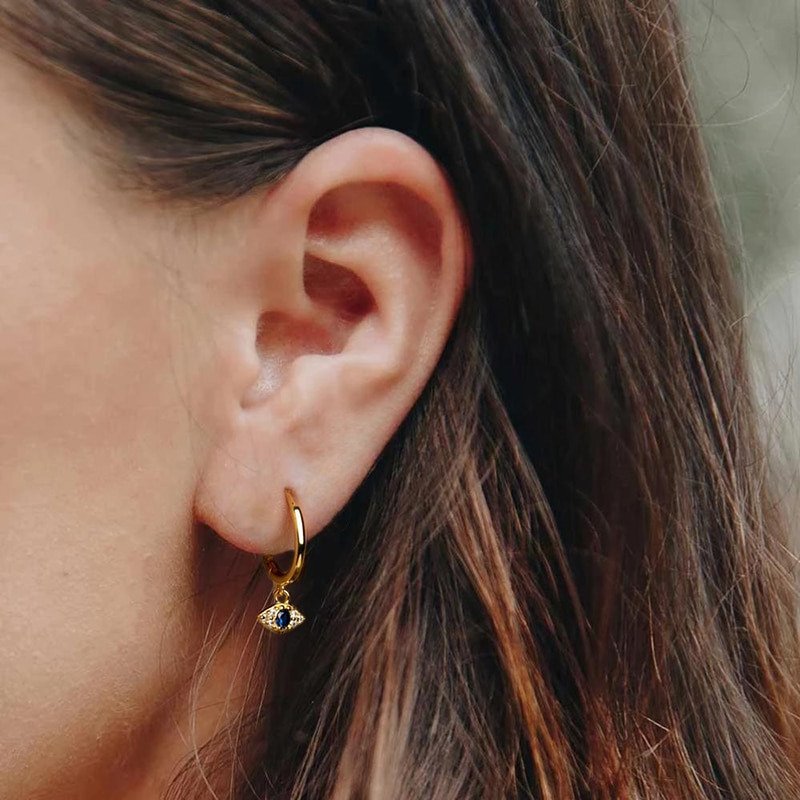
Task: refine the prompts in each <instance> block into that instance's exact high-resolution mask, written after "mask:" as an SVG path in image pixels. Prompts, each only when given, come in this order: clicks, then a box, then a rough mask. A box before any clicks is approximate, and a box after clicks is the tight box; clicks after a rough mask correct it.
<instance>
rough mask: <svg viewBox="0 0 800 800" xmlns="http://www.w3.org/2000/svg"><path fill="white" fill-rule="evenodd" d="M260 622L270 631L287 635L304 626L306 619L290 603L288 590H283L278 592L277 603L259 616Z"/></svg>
mask: <svg viewBox="0 0 800 800" xmlns="http://www.w3.org/2000/svg"><path fill="white" fill-rule="evenodd" d="M258 621H259V622H260V623H261V624H262V625H263V626H264V627H265V628H266V629H267V630H268V631H272V632H273V633H286V632H287V631H290V630H292V628H296V627H297V626H298V625H300V624H302V623H303V622H304V621H305V617H304V616H303V615H302V613H301V612H300V611H298V609H296V608H295V607H294V606H293V605H292V604H291V603H290V602H289V593H288V592H287V591H286V589H281V590H279V591H278V592H277V595H276V602H275V603H274V604H273V605H271V606H270V607H269V608H265V609H264V610H263V611H262V612H261V613H260V614H259V615H258Z"/></svg>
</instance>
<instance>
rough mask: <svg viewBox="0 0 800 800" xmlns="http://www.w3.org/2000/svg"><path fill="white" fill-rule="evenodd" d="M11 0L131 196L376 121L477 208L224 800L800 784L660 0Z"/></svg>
mask: <svg viewBox="0 0 800 800" xmlns="http://www.w3.org/2000/svg"><path fill="white" fill-rule="evenodd" d="M0 9H2V10H1V11H0V20H2V23H1V25H2V27H3V29H4V30H5V33H6V34H7V41H8V42H9V43H10V44H11V45H12V46H13V47H14V49H15V50H16V52H17V53H18V54H19V55H20V56H22V57H23V58H25V59H26V60H28V61H30V62H31V63H33V64H35V65H36V66H37V67H39V68H42V69H45V70H46V71H48V72H49V73H50V74H51V75H53V76H54V77H55V78H57V80H58V81H59V82H60V84H61V86H63V87H64V89H65V90H66V91H68V92H69V93H70V94H71V96H72V97H73V98H74V100H75V102H76V103H79V104H80V105H81V106H82V108H83V109H84V110H85V112H86V113H87V114H90V115H92V118H93V119H95V120H96V121H97V122H98V123H99V124H100V125H101V126H102V130H103V131H104V132H105V133H106V141H108V142H113V143H114V144H115V145H116V146H115V147H113V148H112V149H111V151H110V152H111V153H113V160H114V166H115V168H116V170H117V173H116V174H117V175H118V176H120V177H121V178H123V179H124V181H123V182H124V184H125V185H126V186H127V187H128V188H130V189H143V190H145V191H146V192H147V193H148V194H150V195H152V196H154V197H157V198H159V199H162V200H164V201H167V200H169V199H173V200H181V201H189V202H190V203H192V204H195V203H196V204H201V203H206V202H211V203H224V202H225V201H227V200H230V199H232V198H234V197H235V196H237V195H241V194H244V193H246V192H250V191H253V190H255V189H257V188H258V187H263V186H266V185H268V184H270V183H272V182H274V181H278V180H280V179H281V177H283V176H285V175H286V174H287V172H289V171H290V170H291V169H292V167H293V165H294V164H296V163H297V161H298V160H299V159H300V158H301V157H302V156H303V155H304V154H305V153H307V152H308V151H309V150H310V149H312V148H313V147H314V146H315V145H317V144H319V143H320V142H322V141H324V140H325V139H327V138H329V137H332V136H334V135H335V134H337V133H339V132H342V131H344V130H347V129H350V128H354V127H358V126H364V125H382V126H386V127H390V128H395V129H397V130H400V131H402V132H404V133H406V134H408V135H409V136H412V137H413V138H414V139H416V140H417V141H419V142H420V143H421V144H422V145H423V146H424V147H426V148H427V149H428V150H429V151H430V152H431V153H432V154H433V155H434V156H435V157H436V158H437V159H438V160H439V162H440V163H441V164H442V165H443V167H444V168H445V169H446V170H447V172H448V173H449V176H450V178H451V181H452V184H453V186H454V188H455V191H456V193H457V195H458V197H459V199H460V201H461V202H462V204H463V207H464V209H465V213H466V216H467V219H468V221H469V225H470V229H471V234H472V238H473V247H474V252H475V273H474V282H473V285H472V287H471V289H470V291H469V293H468V296H467V297H466V299H465V302H464V306H463V308H462V310H461V313H460V316H459V319H458V320H457V323H456V327H455V330H454V331H453V333H452V336H451V338H450V341H449V343H448V346H447V349H446V352H445V354H444V356H443V357H442V359H441V362H440V364H439V365H438V367H437V369H436V372H435V374H434V375H433V376H432V378H431V380H430V382H429V385H428V386H427V388H426V390H425V391H424V393H423V395H422V396H421V397H420V399H419V401H418V402H417V404H416V405H415V407H414V409H413V411H412V413H411V414H410V415H409V417H408V418H407V420H406V421H405V422H404V424H403V426H402V427H401V429H400V430H399V431H398V432H397V434H396V436H395V437H394V438H393V440H392V441H391V443H390V444H389V446H388V447H387V448H386V450H385V452H384V453H383V454H382V456H381V457H380V459H379V460H378V462H377V463H376V465H375V467H374V469H373V470H372V472H371V473H370V475H369V476H368V478H367V479H366V481H365V483H364V484H363V486H362V487H361V488H360V489H359V491H358V492H357V493H356V495H355V496H354V497H353V498H352V501H351V502H350V503H349V504H348V505H347V507H346V508H345V509H344V510H343V511H342V513H341V514H340V516H339V517H338V518H337V519H336V520H335V521H334V523H333V524H332V525H331V526H330V529H329V530H327V531H326V532H324V534H323V535H321V536H319V537H317V538H316V539H315V540H314V541H313V542H312V543H311V548H310V556H309V561H308V570H309V572H310V573H311V576H312V577H311V579H310V584H311V585H312V586H314V587H315V588H314V589H313V590H310V591H309V592H308V594H307V597H305V598H304V599H303V604H304V609H307V611H308V617H309V620H310V621H309V623H307V624H306V625H305V626H304V627H303V628H302V629H300V630H298V631H296V632H294V633H293V634H292V636H290V637H287V638H286V639H285V640H281V642H280V645H279V647H280V653H279V655H278V656H277V657H276V658H275V660H274V663H273V665H272V666H270V669H272V670H274V673H273V674H272V675H271V676H270V680H271V682H272V683H271V689H270V698H271V701H270V702H265V703H263V704H258V705H257V707H255V708H254V709H251V711H250V716H249V717H248V719H247V741H246V743H245V745H243V747H242V748H241V753H240V754H239V755H238V756H237V758H239V759H241V761H242V763H243V764H245V765H246V766H245V767H244V768H242V769H238V770H237V769H234V767H231V769H233V770H234V773H235V788H234V791H233V793H232V795H231V796H232V797H236V798H246V797H270V798H292V799H293V800H297V799H298V798H329V797H335V798H356V797H359V798H360V797H370V798H381V799H382V800H388V798H415V799H418V798H426V800H427V798H432V799H434V800H467V798H481V799H483V800H485V799H486V798H491V799H492V800H496V799H498V798H512V797H530V798H548V800H566V798H576V797H585V798H670V800H677V799H678V798H680V799H681V800H689V799H690V798H697V799H699V798H741V799H742V800H745V798H747V799H748V800H749V799H750V798H756V797H763V798H789V797H796V796H800V775H799V774H798V765H800V722H799V720H800V716H799V714H800V696H799V692H800V690H799V689H798V686H799V685H800V680H799V679H800V674H799V673H798V655H799V654H800V648H799V646H798V632H797V625H796V618H795V615H796V598H795V588H794V581H793V574H792V569H793V565H794V560H793V558H792V557H791V556H790V554H789V551H788V549H787V542H786V532H785V530H784V528H783V527H782V523H781V520H780V518H779V515H778V513H777V512H776V510H775V504H774V503H773V502H772V501H771V500H770V499H769V496H768V494H767V491H766V489H765V484H766V480H765V476H766V474H767V467H766V464H765V461H764V455H763V453H762V449H761V445H760V444H759V441H758V435H757V425H756V420H755V415H754V412H753V409H752V407H751V399H750V391H749V388H748V375H747V369H746V364H745V356H744V350H743V330H742V325H741V323H740V320H741V312H740V308H739V304H738V299H737V297H736V292H735V288H734V286H733V284H732V277H731V269H730V263H729V261H730V257H729V254H728V252H727V248H726V243H725V240H724V237H723V232H722V230H721V224H720V221H719V216H718V210H717V206H716V202H715V197H714V195H713V192H712V189H711V187H710V184H709V176H708V168H707V164H706V159H705V155H704V152H703V149H702V146H701V142H700V138H699V135H698V130H697V126H696V122H695V117H694V113H693V110H692V103H691V95H690V91H689V89H688V87H687V84H686V79H685V76H684V64H683V54H682V51H681V40H680V37H681V33H680V30H679V27H678V22H677V20H676V10H675V8H674V7H673V3H672V2H669V0H650V2H646V3H645V2H635V1H634V0H627V2H621V1H620V0H592V2H578V0H538V2H537V1H536V0H495V2H491V0H425V1H424V2H422V1H420V2H402V1H401V0H269V1H268V2H267V1H266V0H262V2H257V1H256V0H170V2H163V0H115V2H108V0H35V1H34V0H30V1H27V2H26V1H25V0H12V1H11V2H9V1H8V0H4V2H0ZM315 552H316V553H317V555H314V553H315ZM298 590H299V587H298ZM265 669H266V667H265ZM266 679H267V677H266V673H265V676H264V680H266ZM220 742H223V740H222V739H220ZM221 750H224V747H221V749H220V748H217V750H215V746H214V744H213V743H212V745H210V746H209V752H216V753H217V755H216V756H215V758H220V759H221V758H222V756H221V755H220V752H221ZM228 761H229V762H235V761H236V759H235V758H234V756H233V755H232V754H228ZM194 769H195V768H194V766H193V765H192V764H188V765H187V767H186V770H185V771H184V773H183V774H182V775H181V776H180V779H179V780H177V781H176V782H175V784H174V785H173V786H172V789H171V791H170V792H169V796H170V797H175V798H178V797H179V798H188V797H199V796H200V794H201V791H206V790H205V789H203V787H202V784H201V783H199V782H198V786H199V788H195V789H192V788H191V787H192V783H193V775H194Z"/></svg>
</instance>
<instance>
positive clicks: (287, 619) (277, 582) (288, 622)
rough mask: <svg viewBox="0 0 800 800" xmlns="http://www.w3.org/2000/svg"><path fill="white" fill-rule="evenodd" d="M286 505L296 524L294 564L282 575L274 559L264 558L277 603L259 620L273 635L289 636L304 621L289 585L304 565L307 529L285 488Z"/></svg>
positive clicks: (292, 498) (288, 491) (297, 507)
mask: <svg viewBox="0 0 800 800" xmlns="http://www.w3.org/2000/svg"><path fill="white" fill-rule="evenodd" d="M284 494H285V495H286V503H287V505H288V506H289V513H290V515H291V517H292V522H293V524H294V533H295V542H294V557H293V558H292V564H291V566H290V567H289V569H287V570H286V572H281V571H280V569H279V567H278V565H277V564H276V563H275V559H274V558H273V557H272V556H269V555H265V556H264V566H265V567H266V570H267V574H268V575H269V577H270V579H271V580H272V582H273V584H274V589H275V602H274V603H273V605H271V606H269V607H268V608H265V609H264V610H263V611H262V612H261V613H260V614H259V615H258V621H259V622H260V623H261V624H262V625H263V626H264V627H265V628H266V629H267V630H268V631H272V632H273V633H286V632H287V631H290V630H292V629H293V628H296V627H297V626H298V625H301V624H302V623H303V622H304V621H305V617H304V616H303V614H302V613H301V612H300V611H299V610H298V609H296V608H295V607H294V606H293V605H292V604H291V603H290V602H289V592H287V591H286V586H287V585H288V584H290V583H292V581H296V580H297V579H298V578H299V577H300V573H301V572H302V570H303V565H304V563H305V552H306V529H305V524H304V522H303V514H302V512H301V511H300V507H299V506H298V505H297V503H296V502H295V500H294V495H293V494H292V492H291V491H290V490H289V489H284Z"/></svg>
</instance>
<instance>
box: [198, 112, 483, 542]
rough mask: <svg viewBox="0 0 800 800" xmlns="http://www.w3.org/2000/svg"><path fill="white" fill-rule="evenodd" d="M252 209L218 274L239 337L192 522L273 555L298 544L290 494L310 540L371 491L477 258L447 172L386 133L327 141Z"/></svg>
mask: <svg viewBox="0 0 800 800" xmlns="http://www.w3.org/2000/svg"><path fill="white" fill-rule="evenodd" d="M257 200H258V202H257V203H256V204H255V205H254V206H252V207H250V211H249V213H248V215H247V217H246V222H245V225H246V236H244V237H243V238H242V241H243V244H242V252H241V253H240V254H239V255H240V256H241V257H240V258H237V259H236V262H237V263H236V265H235V266H231V265H230V264H220V265H219V268H218V272H217V275H216V277H215V285H216V287H217V289H216V290H217V291H220V292H221V293H223V294H226V295H227V296H228V298H229V299H228V302H225V303H221V304H220V306H221V307H222V308H224V309H225V310H224V311H223V312H222V313H224V314H226V315H228V319H227V322H229V323H230V324H229V326H227V329H228V330H232V331H236V332H237V333H236V334H235V335H234V336H232V337H229V338H227V339H225V340H224V341H225V342H227V344H223V345H221V346H222V347H224V348H226V349H227V352H226V353H224V354H223V357H224V359H225V363H226V368H225V369H224V370H221V371H220V372H221V375H220V380H221V381H222V385H221V386H219V387H218V389H217V390H215V391H218V392H219V397H218V398H217V402H215V403H213V407H214V408H215V409H216V410H215V412H214V413H215V419H214V422H213V425H214V429H215V430H214V437H213V438H214V445H213V446H212V447H211V448H210V449H209V450H208V453H207V458H206V461H205V463H204V465H203V468H202V471H201V476H200V481H199V484H198V487H197V493H196V499H195V505H196V509H195V514H196V517H197V519H198V520H199V521H201V522H204V523H206V524H207V525H209V526H210V527H211V528H213V529H214V530H215V531H217V532H218V533H219V534H220V535H221V536H223V537H224V538H226V539H227V540H229V541H230V542H231V543H232V544H234V545H235V546H236V547H238V548H241V549H243V550H246V551H250V552H258V553H265V552H281V551H283V550H286V549H289V548H291V547H292V541H293V540H292V538H291V534H290V533H289V531H290V527H289V525H288V517H287V511H286V504H285V501H284V494H283V489H284V487H287V486H288V487H291V488H292V489H293V491H294V493H295V496H296V498H297V501H298V503H299V505H300V506H301V508H302V510H303V514H304V517H305V521H306V527H307V531H308V535H309V536H313V535H314V534H315V533H317V532H318V531H319V530H320V529H322V528H323V527H324V526H325V525H326V524H327V523H328V522H329V521H330V520H331V519H332V518H333V517H334V515H335V514H336V513H337V512H338V511H339V510H340V509H341V508H342V507H343V506H344V505H345V503H346V502H347V500H348V499H349V497H350V496H351V495H352V493H353V492H354V491H355V489H356V488H357V487H358V485H359V484H360V483H361V482H362V481H363V479H364V477H365V476H366V475H367V473H368V472H369V470H370V468H371V467H372V465H373V463H374V462H375V460H376V458H377V457H378V455H379V454H380V452H381V450H382V449H383V448H384V446H385V445H386V444H387V442H388V441H389V440H390V438H391V437H392V435H393V434H394V433H395V431H396V430H397V428H398V426H399V425H400V423H401V422H402V420H403V419H404V417H406V415H407V414H408V413H409V411H410V409H411V407H412V405H413V404H414V402H415V401H416V399H417V398H418V397H419V395H420V393H421V391H422V389H423V387H424V386H425V384H426V382H427V381H428V379H429V378H430V376H431V374H432V372H433V370H434V368H435V366H436V362H437V361H438V359H439V356H440V355H441V352H442V350H443V348H444V345H445V342H446V340H447V338H448V335H449V333H450V330H451V328H452V326H453V323H454V320H455V317H456V314H457V311H458V308H459V305H460V303H461V300H462V296H463V293H464V290H465V286H466V284H467V281H468V271H469V268H470V259H471V255H470V253H471V250H470V244H469V237H468V235H467V230H466V227H465V224H464V221H463V217H462V214H461V211H460V208H459V206H458V203H457V200H456V198H455V196H454V194H453V192H452V190H451V188H450V186H449V183H448V180H447V178H446V175H445V173H444V172H443V170H442V168H441V167H440V166H439V165H438V164H437V162H436V161H435V160H434V159H433V158H432V156H431V155H430V154H429V153H428V152H427V151H426V150H425V149H424V148H423V147H421V146H420V145H419V144H417V143H416V142H415V141H414V140H412V139H410V138H409V137H407V136H405V135H403V134H400V133H398V132H396V131H392V130H389V129H385V128H362V129H358V130H355V131H350V132H347V133H344V134H341V135H339V136H337V137H336V138H334V139H331V140H329V141H327V142H325V143H324V144H322V145H320V146H318V147H317V148H315V149H314V150H313V151H311V152H310V153H309V154H308V155H306V156H305V157H304V158H303V159H302V161H300V163H299V164H298V165H297V166H296V167H295V168H294V169H293V171H292V172H291V173H290V174H289V175H288V177H286V178H285V179H284V180H282V181H281V182H280V183H279V184H278V185H277V186H276V187H274V188H273V189H271V190H270V191H268V192H265V193H263V195H262V196H261V197H259V198H258V199H257ZM237 231H239V232H240V233H241V228H239V227H237ZM245 242H246V244H244V243H245ZM234 252H236V251H235V250H234ZM226 276H227V277H226Z"/></svg>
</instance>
